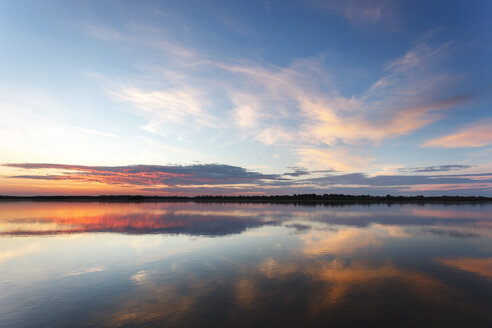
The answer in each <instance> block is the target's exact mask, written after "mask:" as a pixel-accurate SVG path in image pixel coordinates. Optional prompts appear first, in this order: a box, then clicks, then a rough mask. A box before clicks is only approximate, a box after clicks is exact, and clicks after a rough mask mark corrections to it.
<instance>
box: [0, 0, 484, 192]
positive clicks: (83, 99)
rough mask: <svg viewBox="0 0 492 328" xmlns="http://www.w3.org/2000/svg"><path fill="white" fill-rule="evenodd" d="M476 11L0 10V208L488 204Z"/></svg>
mask: <svg viewBox="0 0 492 328" xmlns="http://www.w3.org/2000/svg"><path fill="white" fill-rule="evenodd" d="M491 6H492V5H491V3H490V2H489V1H478V2H477V3H474V4H468V3H465V2H461V1H451V2H449V1H437V2H434V1H433V2H432V3H429V2H426V1H396V2H388V1H384V0H376V1H366V0H361V1H338V0H329V1H320V0H313V1H294V2H289V4H285V3H282V2H276V1H269V0H268V1H239V2H236V1H233V2H227V3H224V2H223V1H206V2H202V1H184V2H183V1H179V2H172V1H171V2H170V1H144V2H140V3H138V4H136V3H135V2H132V1H103V2H100V1H84V2H78V1H66V2H65V1H63V2H59V1H43V2H39V1H27V2H22V3H21V2H16V1H6V2H3V3H2V4H0V31H1V32H0V38H1V41H2V51H1V53H0V72H1V73H2V74H0V116H1V120H0V140H1V141H0V194H3V195H65V194H66V195H98V194H142V195H202V194H219V195H230V194H245V195H246V194H284V193H289V194H292V193H347V194H371V195H386V194H395V195H417V194H424V195H475V196H477V195H482V196H491V195H492V180H491V179H490V176H491V174H492V152H491V146H492V135H491V132H490V131H492V125H491V120H492V116H491V112H490V106H491V104H492V98H491V96H490V95H491V94H492V93H491V92H490V91H491V90H492V89H491V87H490V86H491V85H492V80H491V76H492V66H491V65H490V58H491V57H492V46H491V42H490V37H489V36H490V30H491V29H492V25H491V22H490V19H489V16H490V15H489V14H490V12H491V11H492V7H491ZM470 177H474V178H470ZM472 180H480V181H472Z"/></svg>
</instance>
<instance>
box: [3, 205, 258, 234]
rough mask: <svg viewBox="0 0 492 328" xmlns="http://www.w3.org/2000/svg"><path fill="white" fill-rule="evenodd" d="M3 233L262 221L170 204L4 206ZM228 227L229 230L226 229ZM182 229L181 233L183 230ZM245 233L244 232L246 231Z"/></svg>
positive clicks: (148, 229)
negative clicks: (188, 210)
mask: <svg viewBox="0 0 492 328" xmlns="http://www.w3.org/2000/svg"><path fill="white" fill-rule="evenodd" d="M1 206H2V207H1V211H0V234H3V235H43V234H59V233H83V232H125V233H154V232H165V231H171V232H172V231H174V232H180V231H181V230H182V229H185V228H186V229H188V230H187V231H189V232H190V233H193V229H194V227H197V226H200V227H201V230H204V231H205V230H207V227H210V228H208V229H212V230H213V229H215V230H216V231H215V233H217V234H220V233H221V231H234V229H235V228H236V229H239V230H241V227H246V226H255V225H260V224H261V223H262V221H261V220H259V219H257V218H254V217H251V216H248V215H238V214H239V213H238V211H222V212H213V211H204V212H203V213H201V212H200V211H198V210H195V211H190V212H187V211H181V206H180V204H176V203H174V204H171V203H159V204H153V203H149V204H147V203H145V204H139V203H104V204H100V203H23V202H18V203H9V204H2V205H1ZM227 225H229V227H227ZM180 229H181V230H180ZM243 230H244V229H243Z"/></svg>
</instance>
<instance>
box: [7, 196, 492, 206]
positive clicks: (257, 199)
mask: <svg viewBox="0 0 492 328" xmlns="http://www.w3.org/2000/svg"><path fill="white" fill-rule="evenodd" d="M11 201H16V202H17V201H36V202H57V201H63V202H104V203H107V202H113V203H129V202H131V203H133V202H136V203H139V202H195V203H271V204H299V205H301V204H306V205H308V204H313V205H315V204H327V205H328V204H343V203H347V204H354V203H360V204H376V203H385V204H392V203H488V202H492V197H483V196H391V195H388V196H370V195H343V194H324V195H316V194H294V195H272V196H210V195H205V196H143V195H100V196H0V202H11Z"/></svg>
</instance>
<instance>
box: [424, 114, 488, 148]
mask: <svg viewBox="0 0 492 328" xmlns="http://www.w3.org/2000/svg"><path fill="white" fill-rule="evenodd" d="M490 143H492V121H491V120H488V121H487V122H485V123H483V122H480V123H474V124H471V125H468V126H466V127H464V128H462V129H460V130H458V131H456V132H454V133H452V134H449V135H447V136H444V137H440V138H435V139H432V140H429V141H427V142H426V143H425V144H424V146H425V147H444V148H457V147H483V146H487V145H488V144H490Z"/></svg>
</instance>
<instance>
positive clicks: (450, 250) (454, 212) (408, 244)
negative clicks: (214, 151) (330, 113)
mask: <svg viewBox="0 0 492 328" xmlns="http://www.w3.org/2000/svg"><path fill="white" fill-rule="evenodd" d="M382 325H386V326H390V327H391V326H393V327H417V326H420V327H424V326H431V327H492V205H449V206H444V205H392V206H388V205H371V206H362V205H351V206H330V207H325V206H316V207H313V206H293V205H264V204H258V205H256V204H254V205H246V204H244V205H243V204H194V203H144V204H132V203H129V204H111V203H110V204H107V203H101V204H100V203H62V202H60V203H28V202H17V203H16V202H13V203H0V327H75V326H95V327H131V326H144V327H153V326H156V327H157V326H176V327H199V326H202V327H203V326H211V327H231V326H256V327H261V326H264V327H269V326H278V327H307V326H320V327H321V326H323V327H325V326H335V327H352V326H360V327H370V326H373V327H380V326H382Z"/></svg>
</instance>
